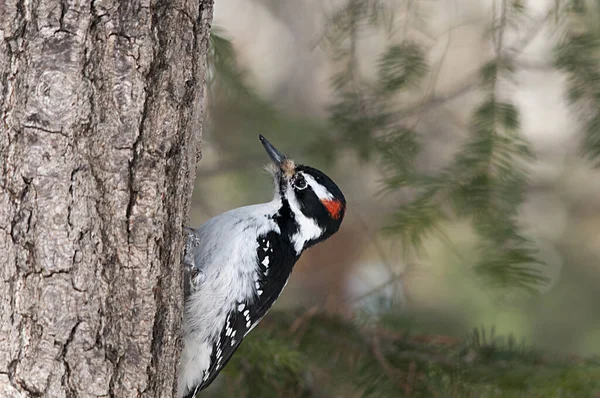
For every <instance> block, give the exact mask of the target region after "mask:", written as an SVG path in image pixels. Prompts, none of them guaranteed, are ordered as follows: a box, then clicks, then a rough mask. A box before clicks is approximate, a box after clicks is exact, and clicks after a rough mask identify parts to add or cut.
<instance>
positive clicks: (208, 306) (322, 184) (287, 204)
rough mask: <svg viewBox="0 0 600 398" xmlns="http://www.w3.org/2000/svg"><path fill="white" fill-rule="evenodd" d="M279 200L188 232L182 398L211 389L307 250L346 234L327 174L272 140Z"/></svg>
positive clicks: (342, 205)
mask: <svg viewBox="0 0 600 398" xmlns="http://www.w3.org/2000/svg"><path fill="white" fill-rule="evenodd" d="M259 139H260V142H261V143H262V145H263V146H264V148H265V150H266V151H267V154H268V155H269V157H270V158H271V161H272V164H271V165H270V167H269V170H270V171H271V173H272V175H273V179H274V182H275V196H274V198H273V200H272V201H270V202H268V203H263V204H258V205H252V206H245V207H240V208H238V209H234V210H230V211H228V212H226V213H223V214H221V215H219V216H216V217H214V218H212V219H211V220H209V221H207V222H206V223H205V224H203V225H202V226H200V228H198V229H196V230H192V229H189V230H188V234H189V236H188V239H187V242H186V252H185V256H184V262H183V263H184V274H185V275H184V278H185V313H184V327H183V341H184V347H183V351H182V354H181V359H180V364H179V374H178V397H185V398H193V397H194V396H195V395H196V393H197V392H198V391H201V390H203V389H204V388H206V387H207V386H208V385H209V384H210V383H212V381H213V380H214V379H215V377H216V376H217V375H218V374H219V372H220V371H221V370H222V369H223V367H224V366H225V365H226V364H227V362H228V361H229V359H231V356H232V355H233V353H234V352H235V350H237V348H238V347H239V345H240V343H241V342H242V340H243V339H244V337H246V336H247V335H248V333H250V331H251V330H252V329H253V328H254V327H255V326H256V325H257V324H258V323H259V322H260V320H261V319H262V318H263V316H265V314H266V313H267V311H268V310H269V308H271V306H272V305H273V303H274V302H275V300H277V298H278V297H279V295H280V294H281V291H282V290H283V289H284V287H285V285H286V284H287V282H288V279H289V277H290V274H291V272H292V269H293V267H294V264H295V263H296V261H298V259H299V258H300V255H301V254H302V252H303V251H304V250H306V249H307V248H309V247H311V246H313V245H315V244H317V243H319V242H322V241H324V240H325V239H327V238H329V237H330V236H331V235H333V234H334V233H336V232H337V230H338V229H339V228H340V225H341V223H342V220H343V218H344V214H345V211H346V199H345V198H344V195H343V194H342V191H341V190H340V189H339V188H338V186H337V185H336V184H335V183H334V182H333V181H332V180H331V179H330V178H329V177H328V176H326V175H325V174H324V173H322V172H321V171H319V170H317V169H315V168H312V167H309V166H304V165H297V164H296V163H294V161H293V160H291V159H289V158H288V157H286V156H285V155H283V154H282V153H281V152H279V151H278V150H277V149H275V147H274V146H273V145H271V143H270V142H269V141H267V139H265V138H264V137H263V136H262V135H259Z"/></svg>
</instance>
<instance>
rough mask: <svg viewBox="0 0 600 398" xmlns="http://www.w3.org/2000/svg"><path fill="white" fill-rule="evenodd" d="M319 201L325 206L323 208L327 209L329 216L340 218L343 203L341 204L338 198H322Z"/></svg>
mask: <svg viewBox="0 0 600 398" xmlns="http://www.w3.org/2000/svg"><path fill="white" fill-rule="evenodd" d="M321 203H323V206H325V208H326V209H327V211H328V212H329V215H330V216H331V218H333V219H335V220H337V219H339V218H340V216H341V215H342V214H341V213H342V209H343V208H344V205H343V204H342V202H340V201H339V200H335V199H333V200H322V201H321Z"/></svg>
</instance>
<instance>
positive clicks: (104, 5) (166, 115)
mask: <svg viewBox="0 0 600 398" xmlns="http://www.w3.org/2000/svg"><path fill="white" fill-rule="evenodd" d="M211 18H212V0H126V1H117V0H94V1H88V0H78V1H74V0H0V36H1V37H0V39H1V40H0V117H1V119H0V167H1V168H0V275H1V280H0V300H1V307H0V396H1V397H53V398H54V397H96V396H98V397H119V398H120V397H137V396H143V397H169V396H172V394H173V391H174V388H175V385H176V383H175V379H176V377H175V374H176V365H177V361H178V358H179V349H180V339H179V336H178V333H179V329H180V323H181V313H182V300H183V297H182V283H181V282H182V273H181V267H180V260H181V254H182V243H183V239H182V238H183V234H182V225H183V223H184V222H185V221H186V218H187V215H188V209H189V205H190V197H191V192H192V185H193V179H194V175H195V164H196V161H197V159H198V158H199V154H200V152H199V140H200V134H201V119H202V113H203V85H204V76H205V56H206V53H207V47H208V34H209V29H210V23H211Z"/></svg>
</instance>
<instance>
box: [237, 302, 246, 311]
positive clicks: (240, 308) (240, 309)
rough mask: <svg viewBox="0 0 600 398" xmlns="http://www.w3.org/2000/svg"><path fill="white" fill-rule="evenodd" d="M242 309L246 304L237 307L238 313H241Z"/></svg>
mask: <svg viewBox="0 0 600 398" xmlns="http://www.w3.org/2000/svg"><path fill="white" fill-rule="evenodd" d="M244 308H246V304H244V303H242V304H240V305H238V311H243V310H244Z"/></svg>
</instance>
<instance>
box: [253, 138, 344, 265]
mask: <svg viewBox="0 0 600 398" xmlns="http://www.w3.org/2000/svg"><path fill="white" fill-rule="evenodd" d="M259 139H260V142H261V143H262V144H263V146H264V147H265V150H266V151H267V153H268V154H269V157H270V158H271V160H272V162H273V164H272V166H271V167H270V170H271V171H272V173H273V176H274V178H275V195H276V196H277V197H278V199H280V200H281V202H282V209H281V211H280V214H279V217H281V218H287V219H289V220H283V221H289V223H288V224H289V225H291V227H290V228H291V230H289V231H287V233H288V235H289V236H290V238H291V242H292V244H293V245H294V247H295V249H296V252H297V253H298V254H299V253H300V252H301V251H302V250H304V249H306V248H308V247H310V246H312V245H314V244H316V243H318V242H320V241H322V240H325V239H327V238H328V237H330V236H331V235H333V234H334V233H336V232H337V230H338V229H339V228H340V225H341V224H342V220H343V218H344V214H345V212H346V199H345V198H344V194H342V191H341V190H340V189H339V188H338V186H337V185H336V184H335V183H334V182H333V181H332V180H331V178H329V177H328V176H327V175H325V173H323V172H321V171H319V170H317V169H315V168H312V167H309V166H304V165H298V164H296V163H295V162H294V161H293V160H291V159H289V158H288V157H287V156H285V155H283V154H282V153H281V152H279V151H278V150H277V149H276V148H275V147H274V146H273V145H272V144H271V143H270V142H269V141H267V139H266V138H265V137H263V136H262V135H260V136H259ZM282 232H284V231H282Z"/></svg>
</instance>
